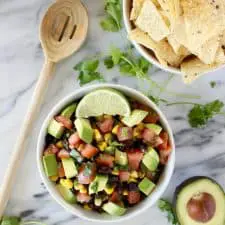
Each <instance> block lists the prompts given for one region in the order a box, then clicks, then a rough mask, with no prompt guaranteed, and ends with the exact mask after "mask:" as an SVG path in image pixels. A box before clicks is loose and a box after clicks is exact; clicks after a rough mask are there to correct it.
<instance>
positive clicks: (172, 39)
mask: <svg viewBox="0 0 225 225" xmlns="http://www.w3.org/2000/svg"><path fill="white" fill-rule="evenodd" d="M167 39H168V42H169V44H170V45H171V47H172V48H173V50H174V52H175V53H176V54H178V53H179V49H180V47H181V46H182V45H181V44H180V43H179V42H178V41H177V40H176V38H175V37H174V35H173V33H171V34H170V35H168V37H167Z"/></svg>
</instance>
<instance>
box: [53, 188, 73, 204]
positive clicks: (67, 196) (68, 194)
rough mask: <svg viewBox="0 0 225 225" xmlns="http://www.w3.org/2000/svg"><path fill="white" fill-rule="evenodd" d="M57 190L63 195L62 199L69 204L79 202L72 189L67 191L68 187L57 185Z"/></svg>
mask: <svg viewBox="0 0 225 225" xmlns="http://www.w3.org/2000/svg"><path fill="white" fill-rule="evenodd" d="M56 188H57V190H58V191H59V193H60V194H61V195H62V197H63V198H64V199H65V200H66V201H67V202H68V203H71V204H74V203H76V201H77V199H76V196H75V195H74V193H73V192H72V191H71V190H70V189H67V188H66V187H64V186H63V185H61V184H57V185H56Z"/></svg>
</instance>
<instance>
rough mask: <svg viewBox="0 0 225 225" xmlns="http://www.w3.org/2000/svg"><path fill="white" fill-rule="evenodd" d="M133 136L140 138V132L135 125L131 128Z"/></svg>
mask: <svg viewBox="0 0 225 225" xmlns="http://www.w3.org/2000/svg"><path fill="white" fill-rule="evenodd" d="M133 137H136V138H140V137H141V132H140V130H139V129H138V128H137V127H135V128H134V129H133Z"/></svg>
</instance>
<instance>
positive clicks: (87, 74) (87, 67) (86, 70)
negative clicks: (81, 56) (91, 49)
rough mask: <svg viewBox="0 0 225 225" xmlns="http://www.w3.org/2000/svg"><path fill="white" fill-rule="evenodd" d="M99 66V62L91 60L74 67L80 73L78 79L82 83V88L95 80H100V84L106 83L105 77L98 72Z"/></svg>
mask: <svg viewBox="0 0 225 225" xmlns="http://www.w3.org/2000/svg"><path fill="white" fill-rule="evenodd" d="M98 66H99V60H97V59H93V60H90V59H89V60H86V61H82V62H80V63H78V64H77V65H76V66H75V67H74V70H76V71H79V72H80V73H79V76H78V78H77V79H78V80H79V81H80V85H81V86H82V85H84V84H87V83H90V82H92V81H95V80H98V81H100V82H103V81H104V78H103V76H102V75H101V74H100V73H99V72H97V71H96V70H97V69H98Z"/></svg>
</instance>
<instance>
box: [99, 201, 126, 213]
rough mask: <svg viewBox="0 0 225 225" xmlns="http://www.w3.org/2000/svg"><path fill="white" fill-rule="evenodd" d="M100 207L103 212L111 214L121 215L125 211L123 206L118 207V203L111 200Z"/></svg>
mask: <svg viewBox="0 0 225 225" xmlns="http://www.w3.org/2000/svg"><path fill="white" fill-rule="evenodd" d="M102 208H103V210H104V211H105V212H107V213H108V214H110V215H112V216H122V215H123V214H124V213H125V212H126V209H125V208H123V207H120V206H119V205H117V204H115V203H113V202H108V203H106V204H104V205H103V207H102Z"/></svg>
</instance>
